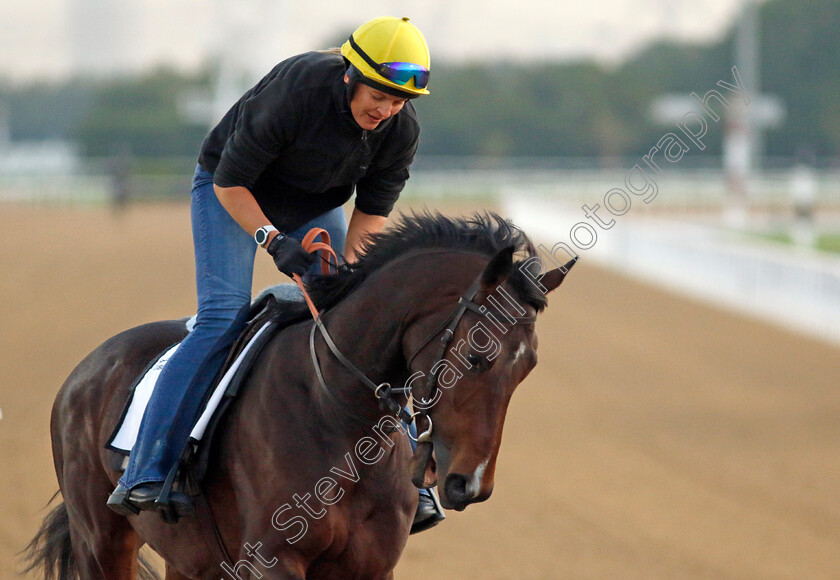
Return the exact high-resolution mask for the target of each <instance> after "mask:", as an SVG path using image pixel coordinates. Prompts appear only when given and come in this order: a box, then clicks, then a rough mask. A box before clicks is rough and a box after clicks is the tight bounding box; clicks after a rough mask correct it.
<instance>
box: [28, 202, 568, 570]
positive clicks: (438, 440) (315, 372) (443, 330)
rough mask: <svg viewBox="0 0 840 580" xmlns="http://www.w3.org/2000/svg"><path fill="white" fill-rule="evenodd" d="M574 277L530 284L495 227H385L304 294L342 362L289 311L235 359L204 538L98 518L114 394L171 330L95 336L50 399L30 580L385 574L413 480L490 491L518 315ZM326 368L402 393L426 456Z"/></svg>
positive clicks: (456, 499)
mask: <svg viewBox="0 0 840 580" xmlns="http://www.w3.org/2000/svg"><path fill="white" fill-rule="evenodd" d="M575 259H576V258H575ZM573 263H574V260H572V261H570V262H569V263H568V264H566V265H565V266H561V267H558V268H555V269H552V270H550V271H546V268H545V267H544V264H543V262H542V261H540V260H539V258H537V252H536V249H535V248H534V246H533V244H532V243H531V241H530V240H529V239H528V237H527V236H526V235H525V234H524V233H523V232H521V231H520V230H518V229H517V228H515V227H514V226H513V225H512V224H510V223H509V222H507V221H505V220H504V219H502V218H501V217H499V216H498V215H496V214H476V215H474V216H472V217H470V218H447V217H444V216H442V215H440V214H431V213H428V212H426V213H422V214H413V215H410V216H403V217H402V219H401V220H400V221H398V222H397V223H396V225H394V226H392V227H391V228H389V229H388V230H386V231H385V232H383V233H381V234H377V235H375V236H373V237H372V238H371V239H370V240H369V242H368V244H367V245H366V247H365V249H364V252H363V253H362V254H361V255H360V257H359V258H358V261H357V262H356V263H354V264H351V265H345V266H342V267H341V268H340V270H339V272H338V273H337V274H335V275H333V276H322V277H318V278H316V279H315V280H313V281H312V282H311V284H310V286H309V293H310V296H311V298H312V300H313V301H314V302H315V304H316V305H317V307H318V308H319V309H320V310H321V322H322V323H323V326H324V327H325V328H327V329H328V330H329V336H330V337H331V338H330V339H329V340H330V341H331V342H334V346H337V348H338V349H339V350H340V353H341V356H339V355H336V354H335V351H333V350H331V347H330V345H328V344H327V339H326V336H325V335H319V334H317V333H316V332H315V330H313V324H314V323H313V321H312V319H311V318H309V319H308V320H307V319H306V316H307V314H306V313H307V311H306V307H305V306H302V305H293V306H292V308H293V309H300V310H299V311H297V310H296V311H295V312H293V313H292V315H291V318H292V321H293V322H292V323H291V324H290V325H289V326H288V327H286V328H285V329H284V330H283V331H282V332H279V333H278V334H276V335H275V336H274V337H273V338H272V339H271V341H270V342H269V343H268V344H267V345H266V346H265V347H264V349H263V350H262V352H261V353H260V355H259V356H258V358H257V359H256V360H255V361H254V363H253V366H252V368H251V370H250V373H249V374H248V376H247V378H246V380H245V383H244V384H243V386H242V388H241V392H240V393H239V395H238V397H237V398H236V399H235V400H234V402H233V403H232V405H231V406H230V407H229V408H228V410H227V412H226V414H225V415H224V417H223V418H222V420H221V422H220V424H219V427H218V429H217V432H216V436H215V437H214V440H213V443H212V455H211V459H210V462H209V466H208V469H207V472H206V476H205V478H204V480H203V482H202V492H203V495H202V497H203V498H204V500H205V505H206V508H207V513H209V514H210V521H211V522H212V524H213V525H212V529H208V527H207V526H206V525H203V524H204V523H206V522H207V518H198V517H184V518H181V519H180V520H179V521H178V522H177V523H176V524H174V525H173V524H166V523H164V522H163V521H161V519H160V517H158V515H157V514H156V513H154V512H142V513H141V514H140V515H138V516H135V517H131V518H125V517H121V516H119V515H117V514H115V513H114V512H112V511H111V510H109V509H108V508H107V507H106V505H105V503H106V499H107V498H108V495H109V493H110V492H111V490H112V489H113V488H114V486H115V484H116V482H117V479H118V477H119V475H120V474H119V472H117V471H115V470H114V469H113V465H112V461H111V459H112V458H111V457H110V455H111V453H112V452H111V451H109V450H107V449H105V443H106V441H107V439H108V437H109V435H110V434H111V432H112V431H113V430H114V427H115V425H116V423H117V422H118V421H119V419H120V415H121V412H122V410H123V408H124V406H125V403H126V400H127V398H128V397H129V394H130V393H129V390H130V386H131V385H132V382H133V381H134V379H135V377H137V376H138V374H139V373H141V371H142V370H143V369H144V368H145V367H146V366H147V365H148V364H149V362H150V361H151V360H152V359H153V358H154V357H155V356H156V355H158V354H159V353H160V352H162V351H164V350H165V349H166V348H167V347H168V346H170V345H172V344H174V343H176V342H178V341H180V340H181V339H183V337H184V336H185V334H186V330H185V324H184V322H183V321H162V322H155V323H150V324H146V325H143V326H139V327H137V328H134V329H131V330H127V331H125V332H123V333H121V334H119V335H117V336H115V337H113V338H111V339H110V340H108V341H106V342H105V343H104V344H102V345H101V346H100V347H98V348H97V349H96V350H95V351H93V352H92V353H91V354H90V355H88V356H87V358H85V359H84V360H83V361H82V362H81V363H80V364H79V365H78V366H77V367H76V369H75V370H74V371H73V372H72V374H71V375H70V376H69V377H68V379H67V380H66V382H65V383H64V385H63V386H62V387H61V389H60V391H59V392H58V395H57V397H56V400H55V404H54V407H53V411H52V419H51V435H52V447H53V458H54V462H55V470H56V475H57V476H58V482H59V487H60V493H61V495H62V498H63V502H62V503H61V504H60V505H58V506H57V507H55V508H54V509H53V510H52V512H51V513H50V514H48V516H47V517H46V518H44V523H43V525H42V528H41V530H40V532H39V533H38V535H37V536H36V537H35V539H34V540H33V542H32V543H31V544H30V547H29V561H30V570H33V569H42V570H43V571H44V572H45V574H46V575H47V577H48V578H49V577H56V576H57V577H58V578H62V579H64V578H74V577H81V578H83V579H85V580H88V579H107V580H123V579H131V578H135V577H136V576H137V573H138V569H139V565H138V550H139V549H140V547H141V546H142V545H143V544H148V545H149V546H150V547H151V548H152V549H154V551H155V552H157V553H158V554H159V555H160V556H161V557H162V558H163V559H164V561H165V562H166V578H167V580H181V579H187V578H191V579H211V578H212V579H214V580H216V579H218V578H225V579H227V578H245V577H254V578H259V577H263V576H266V577H269V578H280V579H284V580H292V579H295V580H298V579H304V578H307V579H313V578H315V579H329V578H336V579H339V578H340V579H342V580H346V579H354V578H358V579H362V578H365V579H369V578H370V579H380V578H384V579H388V578H393V570H394V568H395V566H396V564H397V561H398V560H399V557H400V554H401V553H402V551H403V549H404V547H405V545H406V542H407V540H408V536H409V530H410V527H411V523H412V519H413V515H414V510H415V508H416V506H417V490H416V489H415V487H414V486H413V485H412V481H413V480H419V481H414V483H415V484H416V485H420V486H430V485H433V484H435V483H436V481H440V482H441V484H442V485H440V486H439V494H440V502H441V504H442V505H443V507H445V508H447V509H456V510H463V509H464V508H465V507H467V506H468V505H469V504H472V503H476V502H480V501H484V500H486V499H487V498H488V497H489V496H490V494H491V492H492V490H493V480H494V471H495V465H496V458H497V454H498V452H499V446H500V444H501V438H502V427H503V425H504V419H505V414H506V411H507V407H508V403H509V401H510V398H511V395H512V394H513V391H514V389H515V388H516V386H517V385H518V384H519V383H520V382H521V381H522V380H523V379H524V378H525V377H526V375H528V373H529V372H530V371H531V369H532V368H533V367H534V366H535V364H536V362H537V354H536V348H537V336H536V334H535V331H534V321H535V318H536V315H537V313H539V312H541V311H542V310H543V309H544V308H545V306H546V305H547V299H546V293H547V292H550V291H551V290H554V289H555V288H557V286H559V285H560V283H561V282H562V281H563V278H564V275H565V273H566V272H567V270H568V268H570V267H571V265H572V264H573ZM310 343H311V345H310ZM434 345H439V346H438V348H433V346H434ZM310 348H311V351H312V352H310ZM342 357H343V358H344V360H341V359H342ZM313 361H314V362H313ZM345 361H347V362H349V363H350V364H351V366H354V367H355V368H356V370H360V371H361V372H362V373H363V374H364V375H365V376H366V377H367V378H368V379H369V380H370V381H372V382H373V384H375V385H379V386H380V387H382V386H383V385H386V384H390V385H394V386H398V385H405V387H404V388H403V390H402V391H400V389H398V388H395V389H394V393H400V392H402V395H396V396H398V397H399V398H400V399H401V400H400V405H405V404H406V397H407V396H408V395H409V394H413V398H414V403H415V409H418V408H420V409H421V411H418V413H420V415H418V420H420V419H421V415H422V419H423V420H424V421H425V422H426V424H427V425H428V428H425V427H424V429H426V431H425V437H421V438H420V439H421V444H420V445H419V446H418V450H420V449H426V450H427V451H429V452H427V453H425V454H420V455H421V457H419V458H418V456H416V455H415V457H414V458H412V452H411V447H410V445H409V441H408V439H407V438H406V437H405V436H404V435H403V432H401V431H402V429H401V428H400V427H399V425H400V423H399V420H398V419H394V417H393V416H392V414H388V413H383V410H382V408H381V406H380V404H379V403H380V401H378V400H377V397H380V396H381V395H383V393H380V392H379V390H378V389H379V388H380V387H378V388H377V393H376V396H374V393H372V392H370V391H369V390H367V389H366V387H365V386H364V384H363V381H362V380H360V378H359V377H358V376H357V375H356V374H355V373H353V372H350V370H349V367H348V366H347V365H346V364H345ZM327 385H329V386H328V387H327ZM325 387H327V390H325ZM386 390H390V387H388V388H386ZM386 427H390V429H389V428H386ZM431 449H433V450H434V454H433V455H432V454H431V452H430V450H431ZM418 453H419V451H418ZM409 466H411V468H410V469H409ZM409 472H413V473H415V474H416V475H417V474H419V476H417V477H414V478H412V477H410V476H409ZM208 538H209V539H208ZM141 571H142V570H141Z"/></svg>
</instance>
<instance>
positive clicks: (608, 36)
mask: <svg viewBox="0 0 840 580" xmlns="http://www.w3.org/2000/svg"><path fill="white" fill-rule="evenodd" d="M746 1H748V0H691V1H688V2H680V1H677V0H598V1H589V2H587V1H581V0H575V1H574V2H568V1H566V2H564V1H562V0H561V1H558V0H517V1H511V0H479V1H471V2H466V1H463V0H427V1H425V2H422V3H421V2H418V1H417V0H412V1H408V0H356V1H354V2H346V1H345V2H335V1H334V0H333V1H327V0H307V1H306V2H300V1H297V2H294V1H291V0H38V1H37V2H26V1H21V0H0V78H11V79H13V80H19V81H28V80H34V79H49V78H56V77H63V76H67V75H70V74H75V73H78V72H80V71H82V72H86V73H93V74H108V73H113V72H132V71H137V70H143V69H148V68H151V67H154V66H156V65H160V64H168V65H170V66H173V67H175V68H178V69H183V70H190V69H194V68H196V67H198V66H200V65H202V64H203V63H206V62H208V61H209V60H212V59H227V61H228V62H231V63H233V64H234V66H238V67H240V68H245V69H249V70H252V71H254V73H255V74H256V72H257V71H259V72H265V71H267V70H268V69H269V68H271V66H273V65H274V64H275V63H276V62H279V61H280V60H282V59H283V58H284V57H286V56H290V55H292V54H296V53H298V52H303V51H306V50H311V49H318V48H326V47H327V46H328V45H335V44H337V43H338V41H339V39H341V38H344V37H346V36H347V35H348V34H349V32H351V31H352V30H353V29H354V28H355V27H356V26H358V25H359V24H361V23H362V22H364V21H366V20H368V19H370V18H373V17H376V16H382V15H394V16H409V17H411V19H412V22H414V23H415V24H416V25H417V26H418V27H419V28H420V30H422V31H423V33H424V34H425V36H426V38H427V40H428V42H429V45H430V48H431V53H432V66H433V67H434V63H435V62H436V61H438V62H441V61H467V60H473V61H481V62H484V61H492V60H494V59H505V60H519V61H521V60H525V61H528V60H544V59H570V58H581V57H594V58H596V59H598V60H601V61H604V62H617V61H620V60H621V59H623V58H626V57H627V56H629V55H630V54H632V52H633V51H634V50H637V49H638V48H640V47H642V46H644V45H645V44H646V43H649V42H650V41H651V40H652V39H655V38H662V37H668V38H679V39H685V40H690V41H710V40H714V39H715V38H717V37H719V36H720V35H721V34H722V33H723V32H724V31H725V30H726V28H727V27H728V26H729V25H730V24H731V23H732V20H733V18H734V17H735V16H736V15H737V14H738V12H739V11H740V8H741V6H742V5H743V4H744V2H746Z"/></svg>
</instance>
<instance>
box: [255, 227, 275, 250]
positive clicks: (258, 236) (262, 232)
mask: <svg viewBox="0 0 840 580" xmlns="http://www.w3.org/2000/svg"><path fill="white" fill-rule="evenodd" d="M276 231H277V228H275V227H274V226H263V227H261V228H260V229H258V230H257V231H256V232H254V241H255V242H257V245H258V246H264V245H265V243H266V242H267V241H268V234H269V233H270V232H276Z"/></svg>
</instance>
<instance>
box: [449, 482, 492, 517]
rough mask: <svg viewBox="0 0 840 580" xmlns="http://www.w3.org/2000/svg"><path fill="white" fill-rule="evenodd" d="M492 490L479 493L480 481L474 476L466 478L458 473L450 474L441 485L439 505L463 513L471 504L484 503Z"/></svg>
mask: <svg viewBox="0 0 840 580" xmlns="http://www.w3.org/2000/svg"><path fill="white" fill-rule="evenodd" d="M492 492H493V490H492V488H491V489H490V490H489V491H488V492H487V493H484V494H483V493H481V481H480V479H479V478H477V477H476V476H475V474H474V475H473V476H472V477H467V476H465V475H462V474H460V473H450V474H449V475H447V476H446V482H445V483H444V485H443V494H442V495H441V503H442V504H443V507H445V508H447V509H454V510H457V511H463V510H464V508H466V507H467V506H468V505H470V504H471V503H477V502H480V501H484V500H486V499H487V498H489V497H490V494H491V493H492Z"/></svg>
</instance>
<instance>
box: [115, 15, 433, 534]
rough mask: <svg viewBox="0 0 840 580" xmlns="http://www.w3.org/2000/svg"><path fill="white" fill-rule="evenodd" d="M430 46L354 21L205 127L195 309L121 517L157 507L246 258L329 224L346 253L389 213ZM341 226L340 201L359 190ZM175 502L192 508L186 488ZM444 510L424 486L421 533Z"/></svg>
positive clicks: (296, 250)
mask: <svg viewBox="0 0 840 580" xmlns="http://www.w3.org/2000/svg"><path fill="white" fill-rule="evenodd" d="M428 81H429V49H428V46H427V45H426V40H425V39H424V37H423V35H422V34H421V32H420V31H419V30H418V29H417V27H415V26H414V25H413V24H412V23H411V22H409V20H408V18H394V17H382V18H376V19H374V20H371V21H369V22H366V23H365V24H363V25H362V26H360V27H359V28H358V29H357V30H356V31H355V32H353V34H352V35H351V36H350V38H349V39H348V40H347V42H345V43H344V45H343V46H342V47H341V51H340V54H339V52H338V51H337V50H332V51H320V52H307V53H304V54H301V55H298V56H294V57H292V58H289V59H287V60H285V61H283V62H281V63H280V64H278V65H277V66H276V67H274V69H273V70H272V71H271V72H269V73H268V75H266V76H265V77H264V78H263V79H262V80H261V81H260V82H259V83H257V84H256V85H255V86H254V87H253V88H252V89H250V90H249V91H247V92H246V93H245V94H244V95H243V96H242V98H240V99H239V101H238V102H237V103H236V104H235V105H233V107H232V108H231V109H230V111H228V113H227V114H226V115H225V116H224V118H223V119H222V120H221V122H220V123H219V124H218V125H217V126H216V127H215V128H214V129H213V130H211V131H210V133H209V135H208V136H207V138H206V139H205V141H204V144H203V145H202V147H201V152H200V155H199V158H198V166H197V167H196V171H195V176H194V179H193V188H192V196H191V197H192V203H191V207H192V210H191V213H192V230H193V242H194V246H195V263H196V285H197V290H198V317H197V321H196V324H195V327H194V329H193V330H192V332H190V333H189V335H188V336H187V337H186V338H185V339H184V341H183V342H182V343H181V346H180V347H179V348H178V349H177V351H176V352H175V354H174V355H173V356H172V357H171V359H170V360H169V362H168V363H167V364H166V366H165V368H164V370H163V371H162V372H161V374H160V377H159V379H158V381H157V384H156V385H155V389H154V393H153V395H152V397H151V400H150V401H149V404H148V407H147V409H146V411H145V414H144V416H143V420H142V422H141V425H140V431H139V434H138V437H137V442H136V444H135V445H134V449H133V450H132V452H131V456H130V460H129V463H128V467H127V469H126V470H125V473H124V474H123V476H122V478H121V479H120V483H119V485H118V486H117V488H116V489H115V490H114V492H113V493H112V494H111V496H110V498H109V499H108V505H109V506H110V507H111V508H112V509H114V511H117V512H118V513H121V514H124V515H130V514H133V513H137V511H138V510H147V509H156V506H155V501H156V500H157V499H158V497H159V496H160V494H161V491H162V489H163V483H164V481H165V480H166V477H167V475H168V474H169V473H170V471H171V470H172V469H177V463H178V460H179V458H180V456H181V454H182V452H183V450H184V448H185V445H186V444H187V440H188V437H189V433H190V430H191V429H192V427H193V424H194V419H195V418H196V416H197V414H198V412H199V410H200V409H199V406H200V404H201V402H202V400H203V399H204V396H205V394H206V393H207V391H208V390H209V388H210V386H211V383H212V381H213V379H214V377H215V376H216V374H217V373H218V372H219V370H220V368H221V366H222V364H223V363H224V360H225V357H226V355H227V353H228V350H229V349H230V347H231V345H232V343H233V341H234V340H235V339H236V337H237V336H238V335H239V334H240V332H241V331H242V330H243V329H244V326H245V323H246V317H247V314H248V310H249V306H250V301H251V284H252V275H253V266H254V255H255V252H256V250H257V248H258V247H262V248H264V249H265V250H266V251H267V252H268V254H270V256H271V257H272V258H273V259H274V262H275V264H276V265H277V268H278V269H279V270H280V271H281V272H282V273H284V274H286V275H288V276H291V275H292V274H300V275H303V274H304V273H305V272H307V271H308V270H310V269H314V268H315V266H314V262H315V260H316V259H315V258H314V257H313V256H312V255H310V254H308V253H307V252H305V251H304V250H303V248H302V247H301V245H300V240H301V239H302V237H303V236H304V235H305V234H306V232H307V231H309V229H311V228H313V227H320V228H323V229H325V230H327V231H328V232H329V234H330V238H331V240H332V245H333V248H334V249H335V250H336V251H337V252H338V253H343V254H344V257H345V259H346V261H347V262H353V261H354V260H355V258H356V255H357V253H358V252H359V250H360V248H361V245H362V243H363V241H364V238H365V237H366V236H367V235H369V234H372V233H376V232H379V231H380V230H381V229H382V227H383V226H384V224H385V221H386V220H387V216H388V214H389V213H390V211H391V209H392V208H393V206H394V203H395V202H396V200H397V198H398V197H399V194H400V192H401V191H402V189H403V187H404V185H405V181H406V180H407V179H408V169H409V166H410V165H411V163H412V161H413V159H414V153H415V151H416V150H417V143H418V137H419V124H418V121H417V116H416V113H415V110H414V106H413V104H412V103H411V99H414V98H416V97H418V96H420V95H426V94H428V93H429V91H428V90H427V89H426V86H427V84H428ZM354 188H355V192H356V200H355V208H354V210H353V214H352V216H351V219H350V224H349V226H348V225H347V223H346V219H345V217H344V212H343V209H342V207H341V206H342V204H344V203H345V202H346V201H347V200H348V199H349V198H350V197H351V196H352V194H353V191H354ZM169 501H170V507H171V508H172V509H175V510H177V511H178V512H182V513H189V511H190V503H191V500H190V498H189V497H187V496H185V495H184V494H183V493H178V492H173V493H172V494H171V495H170V496H169ZM439 519H442V513H441V512H440V511H439V509H438V508H437V507H436V505H435V502H434V500H433V499H432V498H431V497H430V496H428V495H426V493H425V492H421V494H420V504H419V506H418V511H417V514H416V516H415V526H414V528H415V529H420V528H422V529H425V528H426V527H429V526H430V525H433V524H434V523H436V522H437V521H438V520H439Z"/></svg>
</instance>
